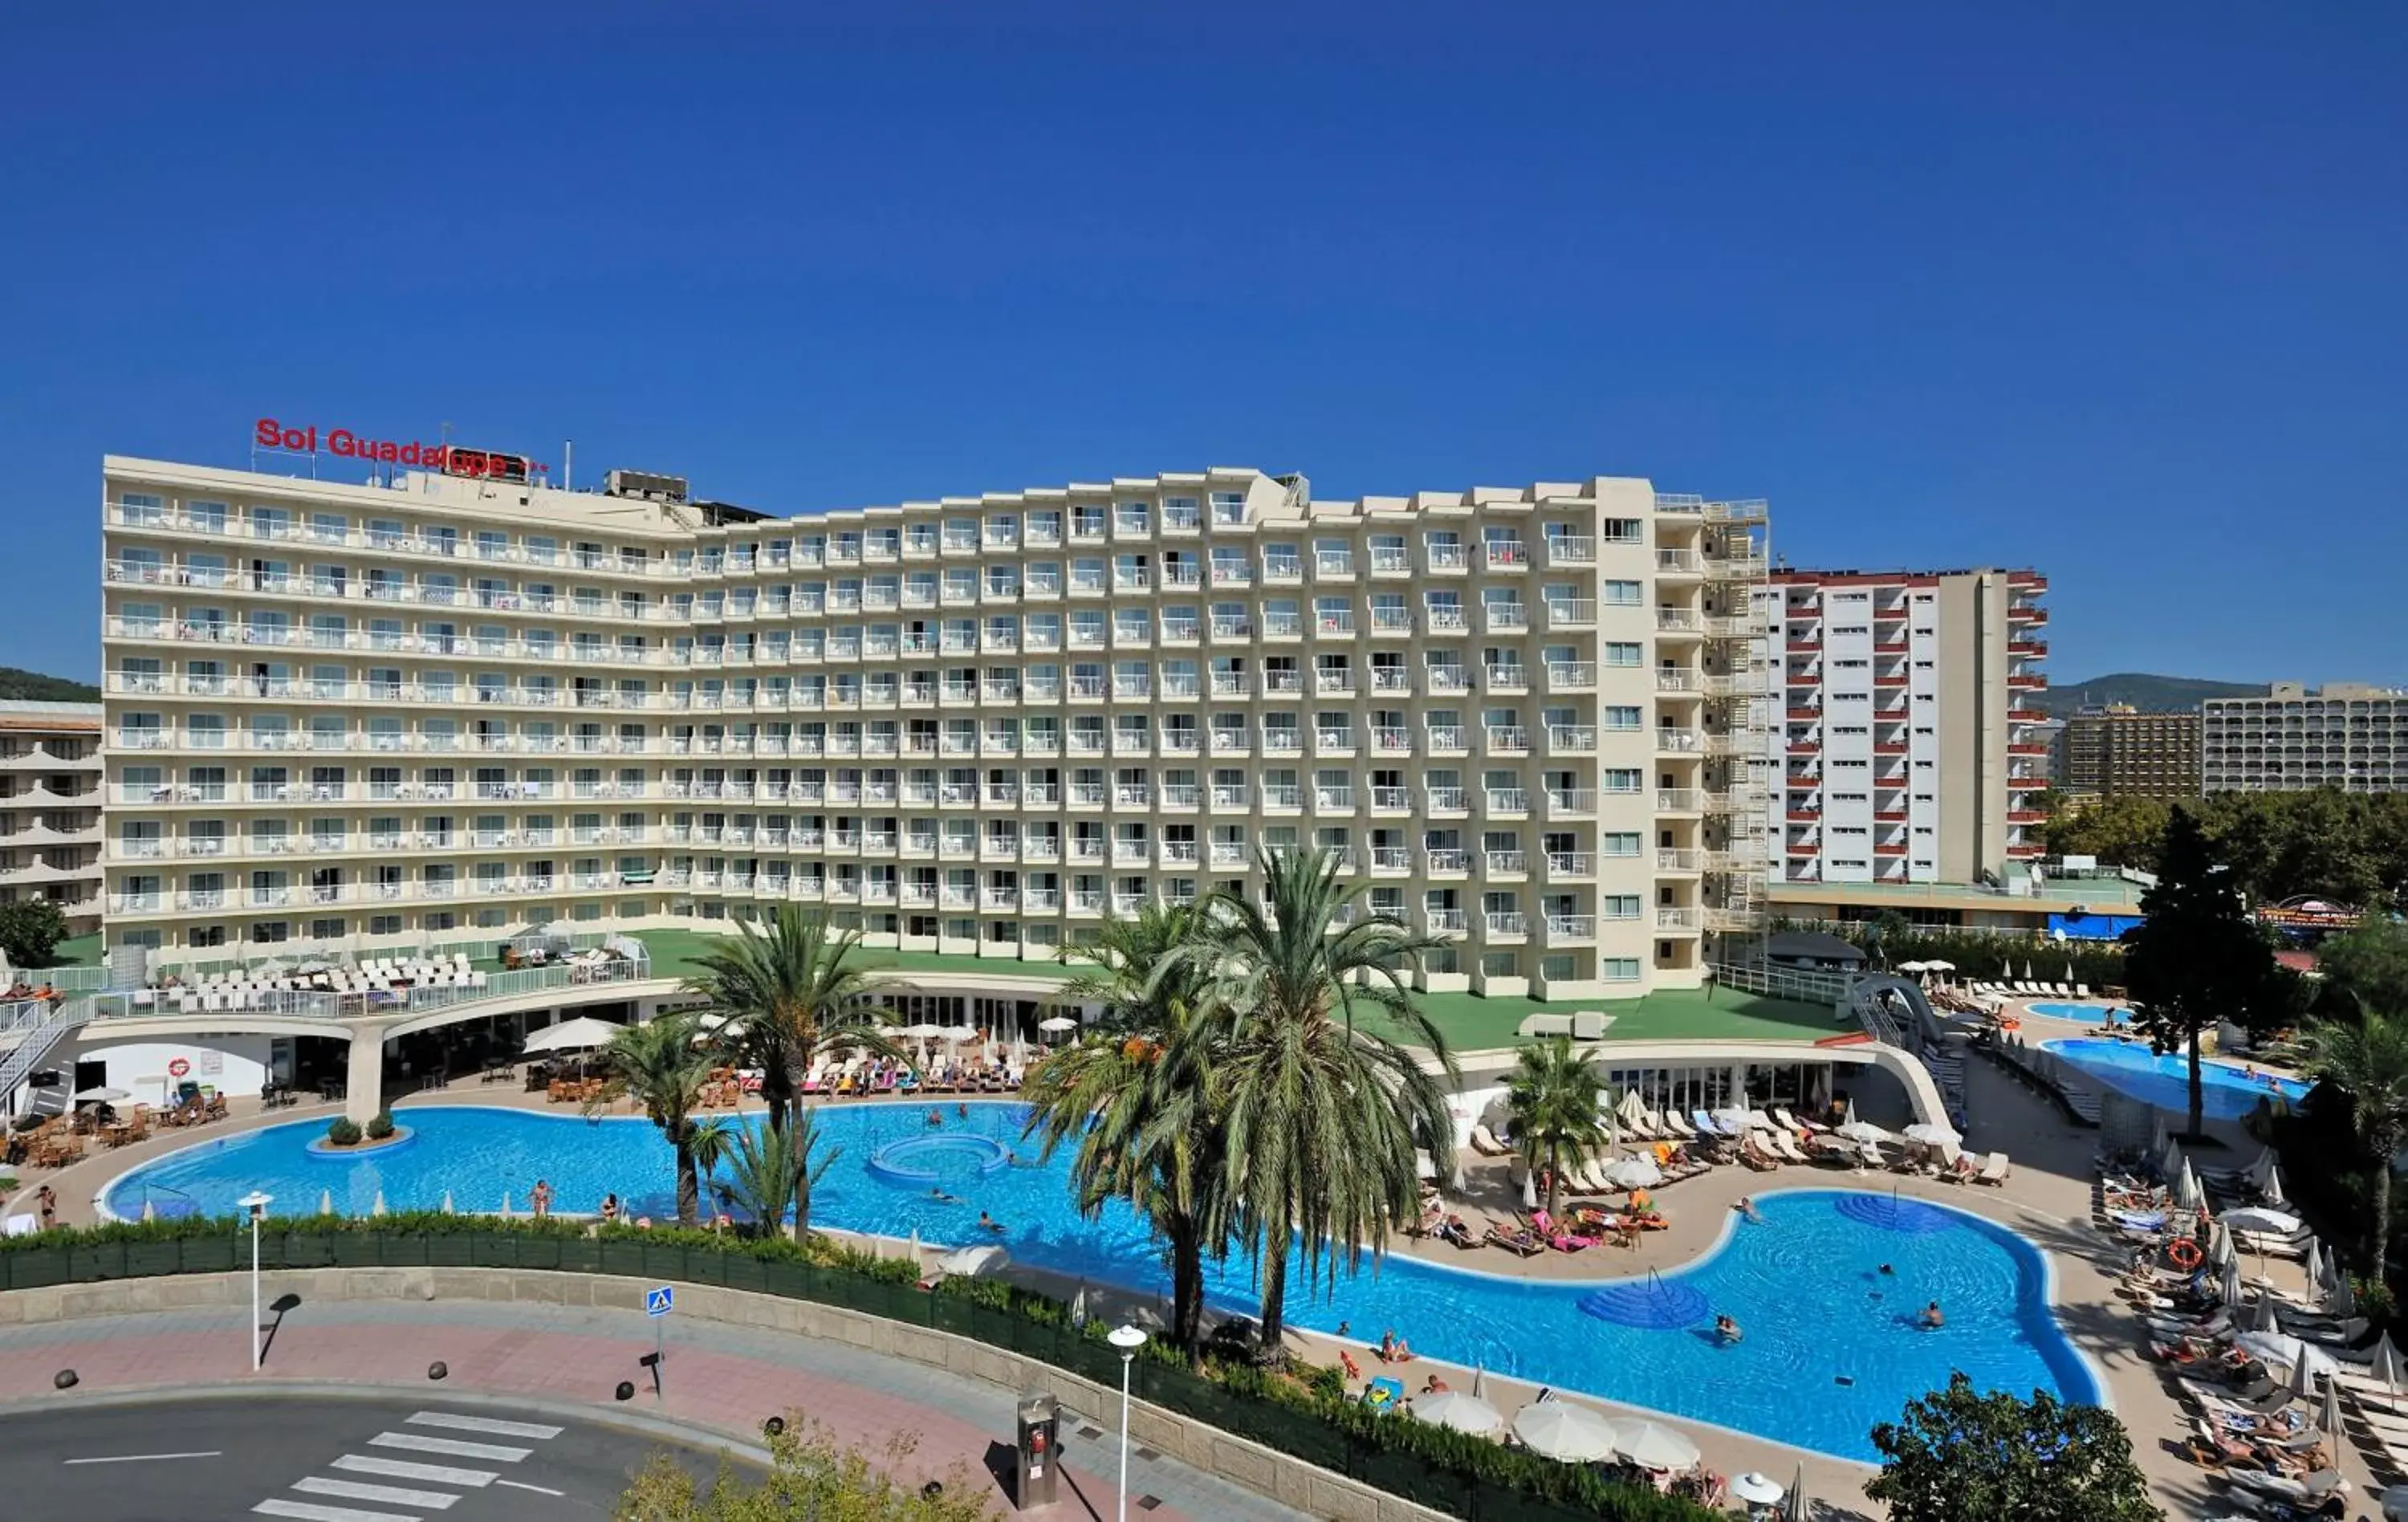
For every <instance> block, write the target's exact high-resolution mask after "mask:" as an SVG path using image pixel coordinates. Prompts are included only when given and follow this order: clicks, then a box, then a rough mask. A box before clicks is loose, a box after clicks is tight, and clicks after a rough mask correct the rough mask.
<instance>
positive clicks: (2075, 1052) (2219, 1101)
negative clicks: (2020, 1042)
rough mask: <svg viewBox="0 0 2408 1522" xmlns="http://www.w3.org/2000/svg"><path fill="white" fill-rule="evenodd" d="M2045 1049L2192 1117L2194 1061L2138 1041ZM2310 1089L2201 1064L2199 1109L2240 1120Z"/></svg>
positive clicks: (2087, 1041) (2047, 1044)
mask: <svg viewBox="0 0 2408 1522" xmlns="http://www.w3.org/2000/svg"><path fill="white" fill-rule="evenodd" d="M2040 1049H2041V1050H2042V1051H2043V1052H2049V1053H2053V1054H2055V1055H2057V1056H2060V1057H2063V1058H2064V1059H2065V1060H2066V1061H2068V1062H2070V1063H2071V1064H2073V1065H2074V1066H2075V1067H2077V1068H2079V1069H2081V1070H2083V1071H2084V1072H2086V1073H2088V1074H2090V1075H2091V1076H2092V1077H2094V1078H2096V1079H2098V1080H2099V1081H2100V1083H2102V1084H2106V1085H2107V1086H2108V1087H2109V1088H2112V1089H2114V1090H2115V1091H2116V1092H2117V1093H2119V1094H2125V1095H2128V1096H2130V1097H2131V1098H2135V1099H2141V1100H2143V1101H2145V1102H2147V1103H2149V1104H2153V1105H2155V1106H2157V1108H2158V1109H2160V1110H2171V1111H2175V1112H2178V1113H2188V1111H2189V1109H2190V1059H2189V1058H2188V1057H2186V1056H2185V1055H2182V1054H2181V1053H2178V1052H2169V1053H2166V1054H2165V1055H2162V1056H2160V1055H2157V1053H2154V1052H2152V1051H2150V1050H2149V1048H2148V1047H2147V1046H2146V1045H2144V1044H2143V1043H2142V1042H2139V1041H2107V1040H2104V1039H2100V1038H2093V1037H2072V1038H2069V1039H2067V1040H2064V1041H2042V1042H2041V1043H2040ZM2307 1092H2308V1085H2307V1084H2302V1083H2300V1081H2299V1080H2297V1079H2294V1078H2278V1077H2276V1076H2275V1075H2273V1074H2272V1073H2258V1074H2257V1075H2256V1076H2255V1077H2252V1076H2251V1075H2250V1073H2249V1072H2248V1071H2247V1070H2245V1069H2243V1068H2241V1067H2237V1066H2235V1065H2234V1064H2232V1063H2229V1062H2202V1063H2200V1108H2201V1110H2202V1112H2203V1113H2205V1115H2206V1116H2207V1118H2208V1119H2210V1120H2239V1119H2240V1118H2241V1117H2242V1116H2243V1115H2246V1114H2247V1113H2249V1112H2250V1111H2252V1110H2255V1109H2256V1108H2257V1102H2258V1101H2259V1100H2260V1099H2268V1098H2272V1099H2279V1100H2282V1101H2284V1102H2286V1103H2297V1102H2298V1101H2299V1100H2300V1099H2301V1098H2305V1097H2306V1095H2307Z"/></svg>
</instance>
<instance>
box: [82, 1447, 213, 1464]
mask: <svg viewBox="0 0 2408 1522" xmlns="http://www.w3.org/2000/svg"><path fill="white" fill-rule="evenodd" d="M222 1457H225V1450H224V1449H223V1448H211V1449H208V1451H206V1452H203V1453H189V1454H108V1455H105V1456H103V1457H98V1458H63V1459H61V1460H59V1462H61V1463H63V1464H151V1463H156V1462H158V1461H159V1460H161V1459H165V1458H222Z"/></svg>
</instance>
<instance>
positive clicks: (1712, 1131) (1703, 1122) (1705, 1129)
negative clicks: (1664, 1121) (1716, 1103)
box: [1689, 1110, 1733, 1136]
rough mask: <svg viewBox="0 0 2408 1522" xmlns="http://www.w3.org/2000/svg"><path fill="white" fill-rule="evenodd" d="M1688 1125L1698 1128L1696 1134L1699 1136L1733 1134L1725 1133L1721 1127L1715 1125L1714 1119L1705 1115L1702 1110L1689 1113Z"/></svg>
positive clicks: (1730, 1133)
mask: <svg viewBox="0 0 2408 1522" xmlns="http://www.w3.org/2000/svg"><path fill="white" fill-rule="evenodd" d="M1689 1124H1690V1125H1692V1126H1694V1127H1697V1128H1698V1134H1699V1136H1729V1135H1732V1134H1733V1133H1732V1132H1729V1131H1727V1130H1725V1129H1723V1127H1719V1126H1717V1125H1715V1124H1714V1117H1713V1116H1712V1115H1709V1114H1707V1113H1705V1112H1704V1111H1702V1110H1692V1111H1690V1112H1689Z"/></svg>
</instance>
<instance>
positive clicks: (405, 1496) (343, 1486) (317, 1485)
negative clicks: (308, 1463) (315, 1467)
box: [293, 1474, 460, 1512]
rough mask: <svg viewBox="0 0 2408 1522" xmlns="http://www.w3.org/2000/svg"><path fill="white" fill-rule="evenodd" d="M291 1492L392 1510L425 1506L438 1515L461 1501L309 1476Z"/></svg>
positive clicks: (436, 1492) (445, 1494) (446, 1495)
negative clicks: (371, 1502) (383, 1505)
mask: <svg viewBox="0 0 2408 1522" xmlns="http://www.w3.org/2000/svg"><path fill="white" fill-rule="evenodd" d="M293 1488H294V1489H295V1490H305V1491H307V1492H308V1493H309V1494H310V1495H313V1496H340V1497H342V1498H343V1499H344V1500H381V1501H386V1502H389V1503H391V1504H393V1505H394V1506H424V1507H427V1508H428V1509H430V1510H433V1511H437V1512H439V1511H441V1510H443V1508H445V1507H446V1506H449V1505H451V1504H452V1502H453V1501H455V1500H459V1499H460V1498H459V1497H457V1496H455V1495H452V1493H451V1492H449V1491H445V1490H405V1489H403V1488H402V1487H401V1486H397V1485H362V1484H361V1483H360V1482H359V1481H357V1480H322V1479H320V1478H319V1477H318V1476H316V1475H314V1474H312V1475H310V1476H309V1477H308V1479H306V1480H295V1481H294V1482H293Z"/></svg>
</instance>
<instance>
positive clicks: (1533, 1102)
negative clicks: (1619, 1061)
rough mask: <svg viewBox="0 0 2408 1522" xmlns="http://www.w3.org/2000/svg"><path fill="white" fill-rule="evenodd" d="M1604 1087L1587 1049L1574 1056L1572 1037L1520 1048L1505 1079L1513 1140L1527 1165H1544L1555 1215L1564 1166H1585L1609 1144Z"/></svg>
mask: <svg viewBox="0 0 2408 1522" xmlns="http://www.w3.org/2000/svg"><path fill="white" fill-rule="evenodd" d="M1604 1091H1605V1080H1604V1078H1603V1077H1602V1076H1601V1075H1600V1074H1599V1073H1598V1070H1597V1068H1596V1067H1595V1065H1594V1064H1592V1063H1591V1062H1590V1061H1589V1059H1588V1054H1587V1053H1585V1052H1584V1053H1581V1054H1579V1055H1574V1054H1573V1052H1572V1039H1571V1038H1570V1036H1557V1037H1555V1038H1553V1039H1551V1040H1549V1041H1545V1042H1544V1043H1542V1044H1540V1045H1537V1046H1526V1047H1524V1048H1522V1055H1521V1058H1520V1060H1519V1061H1517V1062H1516V1063H1515V1064H1514V1067H1513V1076H1512V1078H1511V1079H1510V1080H1508V1081H1507V1084H1506V1086H1505V1106H1506V1109H1507V1110H1508V1111H1510V1112H1511V1113H1512V1116H1513V1142H1514V1145H1515V1146H1516V1147H1517V1148H1519V1149H1520V1151H1521V1154H1522V1166H1523V1167H1525V1168H1527V1169H1529V1170H1532V1171H1533V1172H1535V1171H1537V1170H1538V1169H1539V1168H1540V1167H1541V1165H1542V1164H1543V1165H1544V1166H1545V1168H1546V1170H1547V1213H1548V1214H1549V1215H1551V1216H1552V1215H1555V1214H1559V1213H1561V1212H1562V1210H1563V1208H1564V1165H1565V1164H1567V1163H1570V1164H1572V1165H1573V1166H1575V1167H1578V1166H1582V1165H1585V1164H1586V1163H1587V1162H1588V1160H1589V1159H1590V1158H1591V1157H1594V1156H1597V1155H1598V1153H1600V1152H1602V1151H1604V1150H1605V1148H1606V1145H1607V1142H1608V1135H1607V1131H1606V1125H1605V1116H1604V1114H1603V1113H1602V1112H1601V1111H1600V1110H1599V1109H1598V1100H1599V1099H1600V1098H1602V1097H1603V1095H1604Z"/></svg>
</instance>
